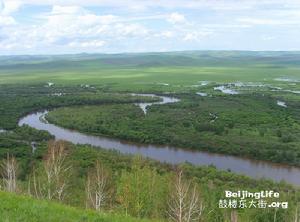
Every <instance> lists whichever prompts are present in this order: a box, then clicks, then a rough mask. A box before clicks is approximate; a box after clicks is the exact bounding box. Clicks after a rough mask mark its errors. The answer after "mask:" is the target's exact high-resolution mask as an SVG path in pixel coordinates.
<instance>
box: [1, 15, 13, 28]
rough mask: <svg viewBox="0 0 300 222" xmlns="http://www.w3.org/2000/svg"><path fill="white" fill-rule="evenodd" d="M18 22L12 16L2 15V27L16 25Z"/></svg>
mask: <svg viewBox="0 0 300 222" xmlns="http://www.w3.org/2000/svg"><path fill="white" fill-rule="evenodd" d="M15 24H16V21H15V19H14V18H13V17H11V16H6V15H0V26H10V25H15Z"/></svg>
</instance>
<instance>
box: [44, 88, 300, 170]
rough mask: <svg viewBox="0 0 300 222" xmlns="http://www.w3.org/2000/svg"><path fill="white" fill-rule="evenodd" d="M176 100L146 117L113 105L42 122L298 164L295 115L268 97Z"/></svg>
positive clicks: (57, 113) (61, 112) (64, 111)
mask: <svg viewBox="0 0 300 222" xmlns="http://www.w3.org/2000/svg"><path fill="white" fill-rule="evenodd" d="M177 96H180V98H181V99H182V100H181V102H180V103H174V104H165V105H163V106H159V105H157V106H155V105H154V106H151V107H149V109H148V112H147V114H146V115H145V114H144V113H143V111H142V110H141V109H140V108H139V107H138V106H136V105H133V104H116V105H103V106H81V107H70V108H60V109H56V110H54V111H52V112H50V113H48V114H47V116H46V118H47V120H48V121H49V122H52V123H55V124H57V125H60V126H63V127H65V128H69V129H76V130H79V131H81V132H85V133H90V134H95V135H106V136H112V137H117V138H121V139H124V140H129V141H136V142H140V143H148V144H165V145H173V146H175V147H184V148H189V149H196V150H205V151H210V152H216V153H225V154H231V155H239V156H246V157H251V158H254V159H261V160H268V161H273V162H279V163H287V164H291V165H299V163H300V150H299V145H300V140H299V138H300V133H299V132H300V131H299V130H300V121H299V120H298V119H297V118H298V114H296V113H295V112H294V113H293V111H289V112H287V111H286V110H285V109H283V108H281V107H279V106H277V105H276V99H275V98H273V97H272V95H264V96H261V95H259V94H252V95H237V96H213V97H200V96H197V95H191V94H186V95H177ZM252 107H255V110H254V109H253V108H252ZM295 110H296V109H295ZM86 113H89V115H86Z"/></svg>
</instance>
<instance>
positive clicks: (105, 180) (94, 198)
mask: <svg viewBox="0 0 300 222" xmlns="http://www.w3.org/2000/svg"><path fill="white" fill-rule="evenodd" d="M108 198H109V176H108V173H107V171H106V170H105V169H104V168H103V166H102V165H101V164H100V162H99V161H96V164H95V168H94V169H93V170H91V171H90V172H89V173H88V175H87V182H86V205H87V207H91V208H93V209H95V210H97V211H100V210H101V209H102V208H103V207H104V206H105V204H106V201H107V199H108Z"/></svg>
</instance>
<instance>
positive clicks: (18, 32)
mask: <svg viewBox="0 0 300 222" xmlns="http://www.w3.org/2000/svg"><path fill="white" fill-rule="evenodd" d="M178 50H300V0H0V54H2V55H12V54H62V53H80V52H88V53H117V52H147V51H178Z"/></svg>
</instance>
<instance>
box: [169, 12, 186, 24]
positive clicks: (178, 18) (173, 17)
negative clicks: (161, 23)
mask: <svg viewBox="0 0 300 222" xmlns="http://www.w3.org/2000/svg"><path fill="white" fill-rule="evenodd" d="M167 21H168V22H170V23H172V24H177V23H183V22H185V21H186V20H185V16H184V15H182V14H179V13H177V12H174V13H172V14H170V15H169V16H168V18H167Z"/></svg>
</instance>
